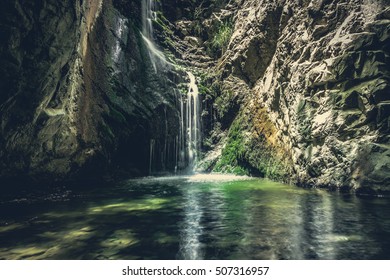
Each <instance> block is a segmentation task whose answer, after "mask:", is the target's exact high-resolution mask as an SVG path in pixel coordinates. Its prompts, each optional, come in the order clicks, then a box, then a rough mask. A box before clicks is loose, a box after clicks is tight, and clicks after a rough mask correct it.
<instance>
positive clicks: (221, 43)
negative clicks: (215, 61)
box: [210, 21, 233, 55]
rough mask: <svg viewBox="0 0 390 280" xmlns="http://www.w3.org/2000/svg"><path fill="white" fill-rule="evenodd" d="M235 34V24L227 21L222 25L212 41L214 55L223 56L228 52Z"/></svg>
mask: <svg viewBox="0 0 390 280" xmlns="http://www.w3.org/2000/svg"><path fill="white" fill-rule="evenodd" d="M232 34H233V22H232V21H226V22H222V23H220V25H219V26H218V28H217V32H216V33H215V35H214V38H213V39H212V41H211V46H210V51H211V53H212V54H213V55H219V54H221V55H223V54H224V53H225V51H226V50H227V47H228V45H229V42H230V38H231V37H232Z"/></svg>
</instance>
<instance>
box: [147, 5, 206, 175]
mask: <svg viewBox="0 0 390 280" xmlns="http://www.w3.org/2000/svg"><path fill="white" fill-rule="evenodd" d="M156 9H157V7H156V2H155V1H154V0H143V1H142V11H143V12H142V23H143V25H142V33H141V35H142V38H143V40H144V42H145V46H146V47H147V49H148V53H149V58H150V61H151V64H152V66H153V69H154V71H155V72H156V73H159V71H164V70H166V69H168V68H170V67H171V64H170V63H169V62H168V61H167V60H166V58H165V56H164V54H163V52H161V51H160V50H159V48H158V46H157V44H156V42H155V40H154V35H153V34H154V29H153V21H155V20H156ZM187 76H188V79H189V83H188V91H187V95H186V96H184V97H183V95H182V94H181V93H180V92H179V93H178V94H176V96H177V98H178V103H179V104H180V105H179V106H180V107H179V108H178V110H179V111H180V124H179V130H180V131H179V132H178V135H177V137H176V139H175V141H174V145H173V148H172V153H173V154H174V156H173V158H174V161H175V168H174V171H175V173H176V172H177V171H178V170H180V171H183V172H185V173H193V171H194V169H195V167H196V162H197V160H198V154H199V150H200V143H201V124H200V113H201V103H200V99H199V90H198V86H197V84H196V78H195V76H194V74H193V73H191V72H189V71H188V72H187ZM165 114H166V112H165ZM167 127H168V124H167V117H166V116H165V130H166V135H168V132H167V130H168V128H167ZM169 148H170V146H169V145H167V141H165V142H164V144H163V149H162V151H161V155H159V157H158V158H160V160H161V164H160V166H162V167H163V169H165V166H166V165H167V164H166V161H167V160H169V151H168V150H169ZM156 153H157V149H156V141H155V139H151V140H150V148H149V174H153V172H154V170H153V166H154V165H155V164H154V162H155V161H156V158H157V157H156ZM167 153H168V155H167Z"/></svg>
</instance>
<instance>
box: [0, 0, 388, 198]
mask: <svg viewBox="0 0 390 280" xmlns="http://www.w3.org/2000/svg"><path fill="white" fill-rule="evenodd" d="M141 2H142V0H101V1H91V0H89V1H81V0H78V1H71V0H67V1H54V0H39V1H33V2H31V1H23V0H14V1H11V0H6V1H5V4H4V7H3V8H2V9H1V11H0V26H1V29H0V30H1V31H0V38H1V41H0V42H1V43H0V62H1V65H2V67H1V69H0V71H1V75H0V76H1V79H0V119H1V130H0V134H1V135H0V136H1V137H0V176H1V177H3V178H6V177H7V178H12V177H22V176H25V177H28V178H31V177H32V178H36V180H38V181H41V180H42V179H46V180H47V181H53V180H56V179H58V180H64V179H66V180H80V179H81V178H93V177H96V176H101V175H103V174H110V173H111V174H112V173H115V172H119V173H120V172H126V174H128V175H145V174H148V172H150V168H151V161H152V160H151V159H152V157H151V155H153V157H156V158H153V162H154V165H153V166H152V167H154V168H155V169H158V170H168V171H169V170H171V171H172V170H173V169H174V164H173V163H172V162H173V159H172V157H173V156H172V153H171V152H169V151H173V150H177V143H178V140H177V139H178V133H179V127H178V126H179V123H180V122H179V117H180V110H179V109H180V108H178V94H179V95H180V94H181V93H180V92H182V94H183V93H184V92H185V91H186V90H187V89H186V88H184V89H183V88H182V87H183V85H182V84H181V83H182V82H183V81H185V76H186V74H185V71H191V72H192V73H194V74H195V76H196V79H197V83H198V86H199V93H200V96H201V100H202V116H201V117H202V122H201V126H202V130H203V136H202V145H201V146H202V153H203V155H202V158H203V159H202V160H201V161H200V162H199V163H198V169H199V170H205V171H217V172H233V173H237V174H251V175H258V176H265V177H269V178H271V179H275V180H282V181H286V182H289V183H293V184H297V185H301V186H309V187H326V188H338V189H341V190H351V189H353V190H359V191H360V192H362V193H371V192H382V191H389V190H390V137H389V126H390V119H389V117H390V93H389V79H390V72H389V71H390V70H389V49H390V43H389V28H390V8H389V6H390V3H389V1H388V0H350V1H343V0H341V1H336V0H312V1H309V0H276V1H268V0H194V1H185V0H161V1H156V3H157V4H158V9H157V10H156V18H155V19H154V20H153V26H154V29H155V34H154V35H155V38H156V42H157V43H158V45H159V46H160V48H161V49H163V50H164V52H165V55H166V56H167V57H169V59H170V61H171V63H172V64H174V68H175V71H162V72H161V71H160V72H156V71H155V70H154V69H153V65H152V63H151V61H150V56H149V55H148V51H147V49H146V45H145V42H144V41H143V40H142V36H141V34H140V32H141V30H142V27H141V24H142V19H141V16H142V11H141V8H142V5H141ZM178 73H179V74H178ZM179 107H180V106H179ZM156 150H158V152H157V153H156ZM176 156H177V155H175V157H176Z"/></svg>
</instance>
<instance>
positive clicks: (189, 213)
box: [178, 185, 203, 260]
mask: <svg viewBox="0 0 390 280" xmlns="http://www.w3.org/2000/svg"><path fill="white" fill-rule="evenodd" d="M200 196H201V190H200V189H198V188H196V187H195V188H194V187H193V186H192V185H190V186H186V187H184V188H183V197H184V202H183V211H184V220H183V223H182V226H181V230H180V250H179V254H178V258H180V259H185V260H199V259H202V258H203V253H202V248H201V242H200V237H201V236H202V234H203V227H202V225H201V219H202V216H203V211H202V206H201V203H202V201H201V197H200Z"/></svg>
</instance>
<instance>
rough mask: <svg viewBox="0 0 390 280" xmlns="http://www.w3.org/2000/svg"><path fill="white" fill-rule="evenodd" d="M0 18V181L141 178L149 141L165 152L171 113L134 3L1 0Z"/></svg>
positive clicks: (169, 94) (170, 99)
mask: <svg viewBox="0 0 390 280" xmlns="http://www.w3.org/2000/svg"><path fill="white" fill-rule="evenodd" d="M0 13H1V16H0V26H1V31H0V37H1V43H0V48H1V49H0V63H1V65H2V67H1V70H0V71H1V79H0V119H1V130H0V136H1V137H0V176H1V177H2V178H3V179H4V178H10V179H13V180H14V179H15V178H16V179H22V178H29V179H31V178H33V179H34V180H36V181H37V182H42V181H44V182H53V181H64V180H65V181H68V180H69V181H71V180H73V181H74V180H76V181H77V180H81V179H84V178H85V179H92V178H96V179H101V177H102V176H104V175H106V174H113V173H116V172H117V173H120V172H122V171H123V172H127V174H130V175H142V174H147V172H148V169H149V149H150V145H149V143H150V139H152V138H153V139H155V141H156V142H157V145H160V146H162V145H163V144H165V145H168V146H169V145H173V144H172V143H173V139H174V138H175V136H174V135H171V134H170V132H171V131H176V130H177V129H175V125H176V124H177V123H178V119H177V118H178V116H177V114H178V113H177V110H176V103H175V102H176V98H175V96H174V95H175V91H174V89H173V86H174V84H173V83H172V82H171V81H170V79H168V78H167V77H166V74H167V73H156V72H155V71H154V70H153V67H152V65H151V62H150V58H149V55H148V52H147V50H146V48H145V43H144V42H143V41H142V40H141V34H140V30H141V29H142V28H141V1H120V0H114V1H108V0H107V1H102V0H101V1H97V0H96V1H90V0H89V1H74V0H68V1H54V0H40V1H22V0H20V1H19V0H18V1H10V0H7V1H5V3H4V7H3V8H2V9H1V12H0ZM167 75H168V74H167ZM172 79H173V78H172ZM164 123H166V126H164V127H162V125H161V124H164ZM168 134H169V135H168ZM161 139H163V140H161ZM161 141H165V143H163V144H161V143H160V142H161ZM157 148H158V147H157ZM163 164H164V162H162V163H160V165H163ZM166 168H168V167H166Z"/></svg>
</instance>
